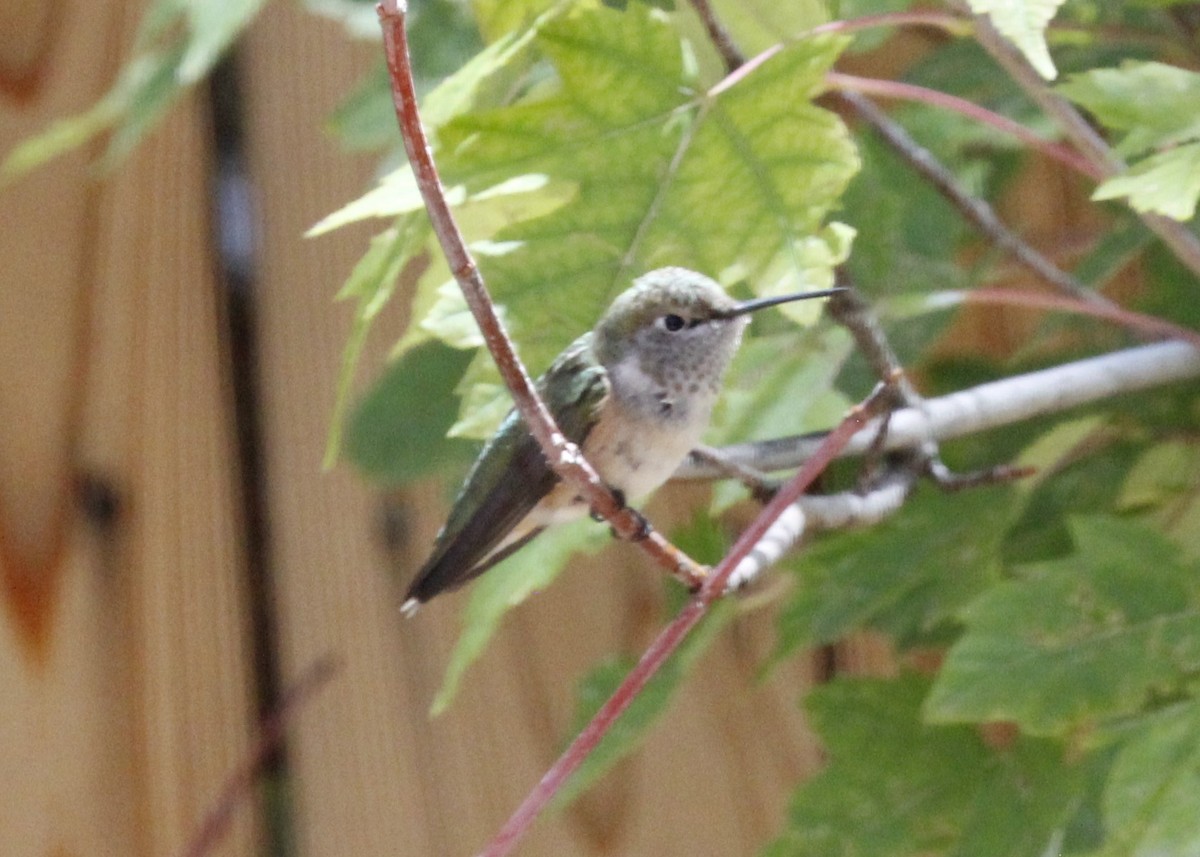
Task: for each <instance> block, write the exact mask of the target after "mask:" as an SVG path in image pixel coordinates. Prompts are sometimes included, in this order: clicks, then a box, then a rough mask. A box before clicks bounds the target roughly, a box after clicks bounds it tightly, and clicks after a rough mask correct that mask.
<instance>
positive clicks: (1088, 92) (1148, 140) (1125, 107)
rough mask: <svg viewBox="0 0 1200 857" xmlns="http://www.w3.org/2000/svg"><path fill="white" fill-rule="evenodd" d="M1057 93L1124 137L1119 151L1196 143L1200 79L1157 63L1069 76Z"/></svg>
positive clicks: (1130, 64) (1199, 134) (1199, 128)
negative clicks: (1124, 133) (1085, 109)
mask: <svg viewBox="0 0 1200 857" xmlns="http://www.w3.org/2000/svg"><path fill="white" fill-rule="evenodd" d="M1057 90H1058V91H1059V92H1060V93H1061V94H1063V95H1065V96H1066V97H1067V98H1069V99H1071V100H1072V101H1074V102H1075V103H1076V104H1079V105H1080V106H1082V107H1085V108H1087V110H1088V111H1089V112H1090V113H1092V114H1093V115H1095V117H1096V118H1097V119H1099V120H1100V121H1101V122H1102V123H1104V125H1105V127H1108V128H1111V129H1113V130H1114V131H1124V132H1126V136H1125V138H1124V139H1123V140H1122V141H1121V142H1120V144H1119V146H1118V151H1120V152H1121V154H1123V155H1140V154H1142V153H1144V152H1148V151H1150V150H1152V149H1159V148H1163V147H1166V146H1173V145H1176V144H1178V143H1184V142H1187V141H1189V140H1195V139H1197V138H1200V74H1197V73H1196V72H1194V71H1187V70H1186V69H1182V68H1176V67H1175V66H1170V65H1164V64H1163V63H1158V62H1133V61H1129V62H1125V63H1122V64H1121V66H1120V68H1102V69H1093V70H1091V71H1088V72H1084V73H1082V74H1074V75H1071V77H1070V78H1069V79H1068V80H1066V81H1065V82H1063V83H1061V84H1059V85H1058V87H1057Z"/></svg>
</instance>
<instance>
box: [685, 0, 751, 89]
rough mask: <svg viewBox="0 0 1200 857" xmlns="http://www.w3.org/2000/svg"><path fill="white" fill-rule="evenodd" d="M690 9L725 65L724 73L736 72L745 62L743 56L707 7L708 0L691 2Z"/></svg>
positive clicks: (723, 26)
mask: <svg viewBox="0 0 1200 857" xmlns="http://www.w3.org/2000/svg"><path fill="white" fill-rule="evenodd" d="M691 3H692V8H693V9H695V10H696V14H697V15H699V16H700V20H701V22H703V24H704V29H705V30H707V31H708V38H709V39H710V40H712V43H713V47H715V48H716V49H717V53H719V54H720V55H721V60H722V61H723V62H724V63H725V69H726V71H730V72H733V71H737V69H738V67H739V66H742V65H744V64H745V62H746V57H745V55H744V54H743V53H742V52H741V50H740V49H739V48H738V46H737V45H736V44H734V42H733V37H732V36H730V35H729V31H728V30H726V29H725V25H724V24H722V23H721V21H720V19H719V18H718V17H717V16H716V13H714V12H713V8H712V6H711V5H709V2H708V0H691Z"/></svg>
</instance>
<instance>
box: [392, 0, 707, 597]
mask: <svg viewBox="0 0 1200 857" xmlns="http://www.w3.org/2000/svg"><path fill="white" fill-rule="evenodd" d="M376 9H377V11H378V13H379V22H380V26H381V27H382V29H383V43H384V50H385V53H386V58H387V66H388V73H389V75H390V77H391V84H392V100H393V102H394V103H395V108H396V119H397V121H398V122H399V123H400V134H401V136H402V137H403V138H404V150H405V152H406V153H407V154H408V160H409V163H410V164H411V165H412V170H413V174H414V175H415V176H416V179H417V186H418V187H419V188H420V190H421V196H422V198H423V199H424V200H425V207H426V209H427V210H428V212H429V220H430V223H431V224H432V225H433V230H434V233H435V234H436V235H437V237H438V241H439V242H440V243H441V245H442V250H443V252H445V254H446V261H447V262H448V263H449V265H450V270H451V271H452V272H453V274H454V278H455V279H456V280H457V281H458V284H459V287H460V288H461V289H462V293H463V297H464V298H465V299H466V302H467V306H468V307H469V308H470V310H471V315H472V316H474V318H475V321H476V323H477V324H478V325H479V330H480V332H481V333H482V334H483V339H484V342H485V343H486V344H487V347H488V350H489V351H490V352H491V354H492V357H493V359H494V360H495V361H496V366H497V368H498V369H499V370H500V375H501V377H502V378H503V379H504V383H505V385H506V386H507V387H508V389H509V391H510V392H511V393H512V396H513V402H514V404H515V405H516V408H517V410H518V411H519V412H520V414H521V418H522V419H523V420H524V421H525V425H526V427H527V428H528V429H529V432H530V434H532V435H533V437H534V438H535V439H536V440H537V442H538V444H539V445H540V446H541V448H542V451H543V453H544V454H545V456H546V460H547V462H548V463H549V464H550V466H551V467H552V468H553V469H554V472H555V473H556V474H557V475H558V476H559V477H560V478H562V479H563V480H564V481H565V482H567V483H568V484H570V485H572V486H573V487H574V488H575V489H576V490H578V492H579V494H580V496H581V497H583V499H584V500H585V501H586V502H587V504H588V505H589V506H590V507H591V509H592V511H593V512H595V513H596V514H598V515H601V516H602V517H603V518H604V519H605V520H606V521H608V523H609V524H610V525H611V526H612V528H613V532H615V533H616V534H617V535H618V536H620V537H621V538H624V539H628V540H630V541H636V542H637V543H638V544H640V545H641V546H642V548H643V550H645V551H646V552H647V553H648V554H649V555H650V556H651V557H653V558H654V559H655V561H656V562H658V563H659V564H660V565H662V566H663V567H664V568H666V569H667V570H668V571H669V572H670V573H671V574H674V575H675V576H677V577H679V578H680V579H681V580H683V582H684V583H685V584H687V585H689V586H691V587H693V588H694V587H695V586H697V585H698V584H699V582H700V581H701V580H703V578H704V574H705V572H704V569H703V567H702V566H700V565H699V564H698V563H696V562H694V561H693V560H692V559H691V558H689V557H688V556H687V555H686V554H684V553H683V552H682V551H680V550H679V549H677V548H675V547H674V546H673V545H671V543H670V542H668V541H667V540H666V539H665V538H663V537H662V536H661V535H659V534H658V533H657V532H655V531H653V530H648V528H647V524H646V520H645V519H644V518H643V517H642V516H641V515H639V514H637V513H636V512H634V511H633V510H631V509H628V508H626V507H625V506H624V505H623V504H622V503H621V502H620V501H619V500H618V499H617V498H616V497H615V496H613V493H612V492H611V491H610V490H609V489H608V487H607V486H606V485H605V484H604V482H603V480H601V479H600V476H599V474H597V473H596V470H595V468H593V467H592V466H591V464H589V463H588V461H587V459H585V458H584V457H583V455H582V453H581V452H580V451H579V448H578V447H577V446H576V445H575V444H573V443H571V442H570V441H569V440H567V438H566V437H565V436H564V435H563V433H562V431H561V430H560V429H559V427H558V425H557V424H556V423H555V421H554V416H553V415H552V414H551V413H550V410H549V409H548V408H547V407H546V403H545V402H543V401H542V399H541V397H540V396H539V395H538V392H537V390H536V389H535V387H534V385H533V381H532V380H531V379H530V377H529V373H528V372H527V371H526V369H525V366H524V365H523V364H522V363H521V359H520V358H519V357H518V356H517V353H516V348H515V347H514V346H513V343H512V340H511V339H510V338H509V336H508V333H507V331H505V329H504V325H503V323H502V322H501V321H500V318H499V316H498V315H497V314H496V308H495V305H494V304H493V302H492V299H491V296H490V295H489V294H488V291H487V287H486V286H485V285H484V282H483V277H482V275H481V274H480V273H479V268H478V266H477V265H476V264H475V260H474V259H473V258H472V257H471V253H470V251H469V250H468V249H467V246H466V242H464V241H463V237H462V233H461V232H460V231H459V228H458V223H457V222H456V221H455V219H454V214H453V213H452V212H451V210H450V205H449V203H448V202H447V201H446V193H445V189H444V188H443V187H442V182H441V178H440V177H439V176H438V171H437V166H436V165H435V164H434V161H433V152H432V151H431V149H430V146H429V141H428V139H427V138H426V135H425V129H424V127H423V126H422V124H421V115H420V111H419V110H418V108H417V95H416V88H415V86H414V83H413V75H412V65H411V61H410V59H409V52H408V35H407V32H406V28H405V15H406V8H405V4H404V3H403V2H401V0H382V2H380V3H379V5H378V6H377V7H376Z"/></svg>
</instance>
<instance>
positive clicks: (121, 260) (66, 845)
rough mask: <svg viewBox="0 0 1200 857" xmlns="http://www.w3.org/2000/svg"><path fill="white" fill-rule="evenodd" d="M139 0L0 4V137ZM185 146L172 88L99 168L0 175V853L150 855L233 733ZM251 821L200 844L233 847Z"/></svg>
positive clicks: (225, 458)
mask: <svg viewBox="0 0 1200 857" xmlns="http://www.w3.org/2000/svg"><path fill="white" fill-rule="evenodd" d="M141 5H142V4H141V3H140V2H127V3H111V4H101V5H91V6H81V7H78V8H72V9H71V11H70V14H65V13H64V10H58V14H43V13H42V12H40V11H39V10H45V9H49V8H50V7H47V6H45V4H29V5H27V6H21V7H18V8H17V10H16V17H15V19H14V20H15V21H16V26H15V27H14V28H12V29H9V28H8V27H7V23H8V21H7V19H6V27H5V29H4V33H5V35H4V38H3V39H0V52H2V53H3V55H2V56H0V70H2V71H0V73H3V74H4V76H5V82H6V86H4V87H0V89H2V90H3V91H4V92H5V93H6V94H8V95H10V96H11V97H10V98H8V99H7V100H6V101H5V102H4V103H3V104H2V105H0V148H2V149H4V150H7V149H8V148H9V146H11V145H12V144H13V143H14V142H15V141H17V140H19V139H22V138H24V137H25V136H27V135H29V134H31V133H33V132H35V131H36V130H38V129H40V128H42V127H44V125H45V124H46V122H47V121H49V120H50V119H52V118H57V117H59V116H62V115H65V114H69V113H72V112H75V111H78V110H80V109H83V108H84V107H86V106H87V105H89V104H90V103H91V102H92V101H93V100H94V99H95V98H96V97H97V96H98V95H99V94H100V93H101V92H102V91H103V88H104V87H105V86H106V85H107V82H108V81H110V80H111V79H112V77H113V74H114V73H115V71H116V63H117V58H118V57H119V56H121V55H122V54H123V50H124V48H125V46H126V45H127V42H128V39H129V37H130V34H131V33H132V28H133V25H134V24H135V23H136V20H137V15H138V12H139V10H140V7H141ZM23 16H24V17H23ZM207 146H208V142H207V131H206V128H205V125H204V122H203V114H202V111H201V110H200V109H199V106H198V103H197V102H196V101H195V100H194V99H192V100H188V101H187V103H186V104H185V105H184V108H183V109H182V110H181V111H177V112H176V114H175V115H174V118H172V120H171V121H169V122H168V123H167V127H165V128H164V129H162V130H161V131H160V132H159V133H158V134H157V135H156V136H155V137H154V138H153V140H152V141H151V142H150V143H149V144H148V145H147V146H145V147H144V148H143V149H141V150H139V152H138V153H137V154H136V156H135V157H134V159H133V160H131V161H130V162H129V163H128V164H127V165H126V166H125V167H124V168H122V169H121V170H120V171H119V172H118V173H116V174H115V175H114V176H113V177H112V178H111V179H109V180H107V181H105V182H103V183H96V182H95V181H94V180H93V179H92V178H91V177H90V175H89V170H88V166H87V158H86V154H87V153H80V154H78V155H75V156H70V157H67V158H64V159H62V160H59V161H56V162H55V163H54V164H53V165H52V166H51V167H49V168H47V169H44V170H41V171H39V172H37V173H35V174H34V175H32V176H30V177H28V178H25V179H23V180H21V181H20V182H19V183H17V184H15V185H13V186H12V187H9V188H6V189H5V190H4V191H3V193H4V208H5V228H4V229H3V230H0V253H2V254H3V258H4V259H5V260H6V263H5V265H4V268H3V271H2V272H0V278H2V279H0V414H3V415H4V421H3V424H2V425H0V498H2V508H0V577H2V578H3V580H4V581H5V584H6V586H5V589H4V592H3V609H2V610H0V685H2V686H3V687H4V693H3V694H2V695H0V699H2V700H3V701H2V702H0V783H2V784H3V785H4V794H5V800H4V801H3V802H0V852H2V853H4V854H5V855H6V857H8V855H12V856H13V857H47V855H53V857H65V855H84V854H96V855H105V854H112V855H147V857H149V855H163V854H170V853H172V852H173V851H176V850H178V849H179V848H180V847H181V846H182V844H183V842H184V841H185V839H186V837H187V836H188V835H189V834H190V832H191V830H192V829H193V826H194V825H195V823H196V822H197V821H198V820H199V818H200V817H201V815H202V813H203V812H204V811H205V810H206V809H207V808H208V807H209V806H210V804H211V802H212V801H213V800H214V798H215V797H216V795H217V793H218V791H219V788H220V786H221V784H222V783H223V782H224V780H225V777H226V775H227V773H228V772H229V770H230V769H231V768H232V767H233V765H234V764H235V763H236V762H237V761H238V760H239V759H240V758H242V756H243V754H244V753H245V752H246V751H247V749H248V747H249V741H250V737H251V733H252V727H253V722H254V718H253V706H252V693H251V690H252V683H251V678H252V676H251V662H250V658H249V652H248V647H247V645H246V633H245V632H246V624H245V623H246V615H247V613H246V610H245V606H244V604H243V593H242V580H243V576H244V574H245V569H244V567H243V563H242V559H241V549H240V533H239V526H240V524H239V520H238V515H237V513H236V511H235V510H236V509H237V505H238V503H237V492H236V490H235V478H236V469H235V461H234V447H233V443H232V437H231V423H230V418H231V410H230V406H229V405H230V400H229V395H228V390H229V386H228V383H227V367H226V366H225V363H224V361H225V353H224V351H225V350H224V345H223V343H222V341H221V338H220V336H221V334H220V331H221V324H220V318H219V314H218V312H217V294H216V289H217V284H216V283H215V282H214V279H213V274H212V272H213V270H214V266H213V261H212V252H211V248H210V246H209V242H208V241H207V239H206V237H205V236H206V235H207V234H208V217H207V212H208V196H207V187H206V163H207ZM91 154H93V155H94V154H95V152H94V151H93V152H92V153H91ZM256 815H257V813H256V811H255V810H254V808H253V802H251V804H250V805H249V806H248V808H247V810H246V811H243V812H242V813H240V814H239V817H238V820H237V822H236V824H235V825H234V828H233V830H232V831H231V832H230V836H229V837H228V838H227V839H226V841H225V842H224V843H223V844H222V846H221V847H220V848H219V849H218V850H215V851H214V852H213V853H214V854H222V855H249V854H251V853H253V852H254V851H255V849H256V847H257V844H258V838H259V837H258V833H257V829H258V824H257V818H256Z"/></svg>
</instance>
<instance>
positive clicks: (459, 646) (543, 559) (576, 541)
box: [430, 521, 609, 716]
mask: <svg viewBox="0 0 1200 857" xmlns="http://www.w3.org/2000/svg"><path fill="white" fill-rule="evenodd" d="M608 538H609V537H608V532H607V530H605V529H604V528H603V527H601V526H599V525H598V524H596V522H595V521H576V522H574V523H571V524H561V525H559V526H557V527H553V528H551V529H549V530H547V531H546V532H544V533H542V534H541V535H540V536H538V537H537V538H535V539H534V540H533V541H531V542H530V543H529V544H527V545H526V546H525V547H523V548H521V550H519V551H517V552H516V553H515V554H513V555H512V556H511V557H509V558H508V559H506V560H505V561H504V562H502V563H500V564H499V565H497V566H496V567H495V568H492V569H490V570H489V571H488V573H487V574H485V575H483V576H482V577H480V578H479V579H478V580H476V581H475V582H473V583H472V584H471V593H470V600H468V601H467V605H466V607H465V608H464V610H463V616H462V625H463V632H462V634H461V635H460V636H459V638H458V642H457V643H455V645H454V651H453V652H452V653H451V655H450V662H449V663H448V664H447V665H446V675H445V676H444V677H443V679H442V686H441V689H440V690H438V693H437V696H436V697H435V698H434V700H433V705H432V706H431V708H430V714H431V715H433V716H436V715H438V714H441V713H442V712H443V711H445V710H446V709H447V708H448V707H449V706H450V703H451V702H452V701H453V699H454V695H455V694H456V693H457V692H458V686H459V683H460V682H461V681H462V677H463V675H464V674H465V673H466V671H467V668H468V667H469V666H470V665H471V664H473V663H474V662H475V661H476V660H478V659H479V656H480V655H481V654H483V651H484V649H485V648H487V644H488V641H489V640H491V638H492V636H493V635H494V634H495V633H496V629H497V628H499V627H500V620H501V618H503V616H504V614H505V613H507V612H508V611H509V610H511V609H512V608H513V607H516V606H517V605H518V604H520V603H521V602H522V601H524V600H525V599H526V598H528V597H529V596H530V595H532V594H533V593H535V592H537V591H538V590H541V589H544V588H546V587H547V586H549V585H550V583H552V582H553V581H554V579H555V578H556V577H558V574H559V572H560V571H562V569H563V567H564V566H565V565H566V563H567V560H569V559H570V558H571V557H572V556H573V555H575V554H576V553H578V552H581V551H582V552H587V553H592V552H594V551H596V550H597V549H598V548H600V547H601V546H602V545H604V544H605V542H606V541H607V540H608Z"/></svg>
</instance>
